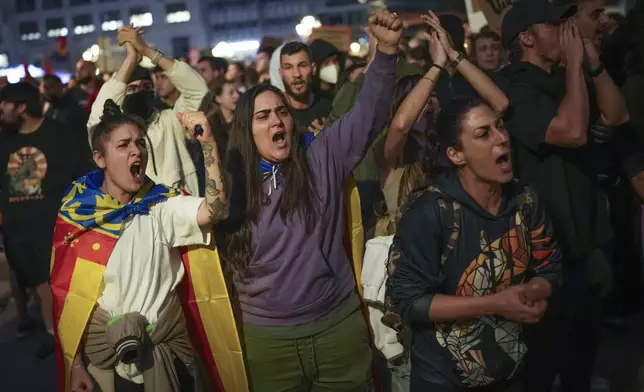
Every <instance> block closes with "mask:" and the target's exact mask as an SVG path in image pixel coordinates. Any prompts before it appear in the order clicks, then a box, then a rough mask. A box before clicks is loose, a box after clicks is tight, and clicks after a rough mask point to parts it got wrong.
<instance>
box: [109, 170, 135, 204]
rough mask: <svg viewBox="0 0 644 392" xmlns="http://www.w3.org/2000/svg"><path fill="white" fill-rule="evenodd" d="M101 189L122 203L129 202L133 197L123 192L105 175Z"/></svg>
mask: <svg viewBox="0 0 644 392" xmlns="http://www.w3.org/2000/svg"><path fill="white" fill-rule="evenodd" d="M101 190H102V191H103V192H105V193H107V194H108V195H110V196H112V197H113V198H115V199H116V200H117V201H118V202H119V203H121V204H123V205H126V204H127V203H129V202H130V201H131V200H132V198H133V195H131V194H129V193H128V192H125V191H124V190H122V189H119V187H117V186H116V185H115V184H114V183H113V182H112V181H111V180H110V179H109V178H108V177H107V176H105V179H104V180H103V185H101Z"/></svg>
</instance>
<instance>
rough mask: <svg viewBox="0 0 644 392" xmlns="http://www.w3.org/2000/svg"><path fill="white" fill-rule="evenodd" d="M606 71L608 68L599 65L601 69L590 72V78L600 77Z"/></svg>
mask: <svg viewBox="0 0 644 392" xmlns="http://www.w3.org/2000/svg"><path fill="white" fill-rule="evenodd" d="M605 69H606V68H604V64H599V67H597V69H594V70H591V71H590V77H592V78H596V77H598V76H599V75H601V74H602V73H603V72H604V70H605Z"/></svg>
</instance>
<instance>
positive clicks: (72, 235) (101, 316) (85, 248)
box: [51, 100, 228, 392]
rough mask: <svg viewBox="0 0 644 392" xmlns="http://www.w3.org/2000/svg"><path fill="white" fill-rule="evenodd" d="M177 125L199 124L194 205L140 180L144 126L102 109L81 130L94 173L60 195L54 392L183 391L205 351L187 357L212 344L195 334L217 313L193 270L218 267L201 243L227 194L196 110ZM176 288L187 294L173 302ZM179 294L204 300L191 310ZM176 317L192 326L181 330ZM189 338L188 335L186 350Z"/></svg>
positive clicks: (224, 211) (224, 208) (110, 105)
mask: <svg viewBox="0 0 644 392" xmlns="http://www.w3.org/2000/svg"><path fill="white" fill-rule="evenodd" d="M179 120H180V121H181V122H182V124H183V125H184V126H185V127H186V128H187V129H188V130H189V131H191V133H192V134H193V135H194V129H195V126H196V125H197V124H199V125H201V126H202V128H203V133H202V134H200V135H195V137H196V138H197V139H198V140H199V141H200V143H201V145H202V149H203V153H204V159H205V162H206V173H207V174H206V177H207V182H206V183H207V186H206V191H207V192H206V197H205V199H204V198H199V197H192V196H186V195H185V194H184V193H183V191H181V190H178V189H174V188H169V187H166V186H164V185H159V184H155V183H154V182H152V180H150V179H149V178H148V177H146V175H145V170H146V167H147V165H148V151H147V147H146V142H145V138H144V136H145V132H146V130H147V126H146V123H145V122H144V121H143V120H142V119H141V118H139V117H136V116H133V115H128V114H124V113H122V112H121V110H120V109H119V107H118V105H117V104H116V103H115V102H114V101H112V100H107V101H106V102H105V109H104V111H103V116H102V117H101V121H100V122H99V123H98V125H97V126H96V128H95V129H94V132H93V133H92V149H93V151H94V161H95V162H96V165H97V166H98V167H99V169H98V170H96V171H93V172H90V173H89V174H87V175H86V176H84V177H81V178H79V179H78V180H76V181H75V182H74V183H73V184H72V186H71V187H70V188H69V189H68V191H67V193H66V194H65V196H64V198H63V202H62V206H61V208H60V210H59V214H58V219H57V222H56V228H55V233H54V243H53V247H54V255H53V264H52V271H51V287H52V293H53V297H54V318H55V329H56V331H55V332H56V343H57V362H58V370H59V386H60V388H59V390H60V391H74V392H76V391H92V390H95V389H94V381H95V382H96V384H97V385H98V387H99V388H100V389H96V390H101V391H103V392H119V391H122V390H130V389H129V388H131V387H132V385H131V384H143V388H144V390H145V391H146V392H179V391H186V390H189V389H188V388H193V387H191V385H193V384H194V380H193V379H192V377H190V376H189V375H191V374H194V373H193V372H192V370H193V369H195V368H197V367H199V366H197V363H199V362H200V361H201V360H203V362H204V363H205V364H206V367H208V366H209V364H210V365H212V363H211V362H209V360H211V358H208V356H202V357H201V358H198V356H197V355H196V354H195V352H200V351H203V350H202V349H203V348H204V347H209V346H210V345H211V343H212V342H209V341H208V340H207V338H205V337H206V336H207V335H206V334H205V333H203V332H204V327H205V326H206V325H208V323H209V322H211V321H212V320H210V319H208V318H207V317H206V315H208V314H210V317H212V314H216V312H215V311H213V309H214V306H213V305H212V303H211V301H210V299H209V298H207V299H203V298H200V297H199V293H202V292H204V291H206V292H208V291H210V290H211V289H212V284H211V283H209V282H207V281H206V280H204V279H203V277H200V276H199V275H198V272H197V273H195V271H196V270H198V268H197V267H201V266H202V265H204V264H205V265H208V264H216V262H217V260H216V258H215V257H214V253H213V252H212V251H209V250H208V249H207V248H206V247H205V246H207V245H209V244H210V242H211V227H212V225H213V224H215V223H217V222H219V221H221V220H223V219H226V218H227V217H228V195H227V192H226V191H225V185H224V182H223V180H222V175H221V168H220V162H219V154H218V152H217V143H216V141H215V140H214V139H213V137H212V134H211V131H210V127H209V126H208V122H207V120H206V117H205V115H204V114H203V113H200V112H184V113H181V114H179ZM188 246H192V247H191V248H187V247H188ZM200 263H201V264H200ZM180 289H181V291H183V292H184V293H189V294H188V295H186V294H184V296H183V297H184V298H181V300H180V298H179V296H178V295H177V293H178V291H179V290H180ZM190 296H192V297H191V298H192V300H193V301H200V300H201V301H203V302H202V303H200V305H199V306H200V308H199V309H198V310H196V308H195V307H193V306H191V302H190V299H188V297H190ZM182 305H184V308H183V310H182ZM215 310H216V309H215ZM184 312H185V316H184ZM201 312H205V313H204V316H201ZM221 317H222V318H223V317H225V315H224V314H221ZM186 318H189V319H190V320H194V319H195V318H199V319H200V320H201V321H202V323H201V324H199V325H197V324H195V323H189V325H190V327H189V328H186ZM222 322H224V321H222ZM211 324H212V323H211ZM189 334H190V336H191V337H193V338H195V337H197V338H196V339H193V341H192V343H191V341H190V339H189V337H188V336H189ZM199 337H201V338H202V339H199ZM193 347H194V348H193ZM218 365H221V364H217V366H218ZM211 367H212V366H211ZM186 370H190V371H186ZM207 370H208V373H209V374H210V375H214V374H217V371H216V369H212V368H209V369H207ZM90 373H91V375H92V377H90ZM222 373H223V372H222ZM211 381H212V383H213V385H217V384H218V383H219V382H220V381H219V380H217V379H215V378H212V379H211Z"/></svg>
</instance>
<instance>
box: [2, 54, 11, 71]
mask: <svg viewBox="0 0 644 392" xmlns="http://www.w3.org/2000/svg"><path fill="white" fill-rule="evenodd" d="M8 66H9V56H7V54H6V53H0V68H7V67H8Z"/></svg>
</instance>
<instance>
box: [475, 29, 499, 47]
mask: <svg viewBox="0 0 644 392" xmlns="http://www.w3.org/2000/svg"><path fill="white" fill-rule="evenodd" d="M482 38H487V39H491V40H492V41H495V42H501V36H500V35H499V34H498V33H497V32H496V31H492V30H488V31H482V32H480V33H478V34H475V35H474V36H473V37H472V47H473V49H474V50H476V41H478V40H480V39H482Z"/></svg>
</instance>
